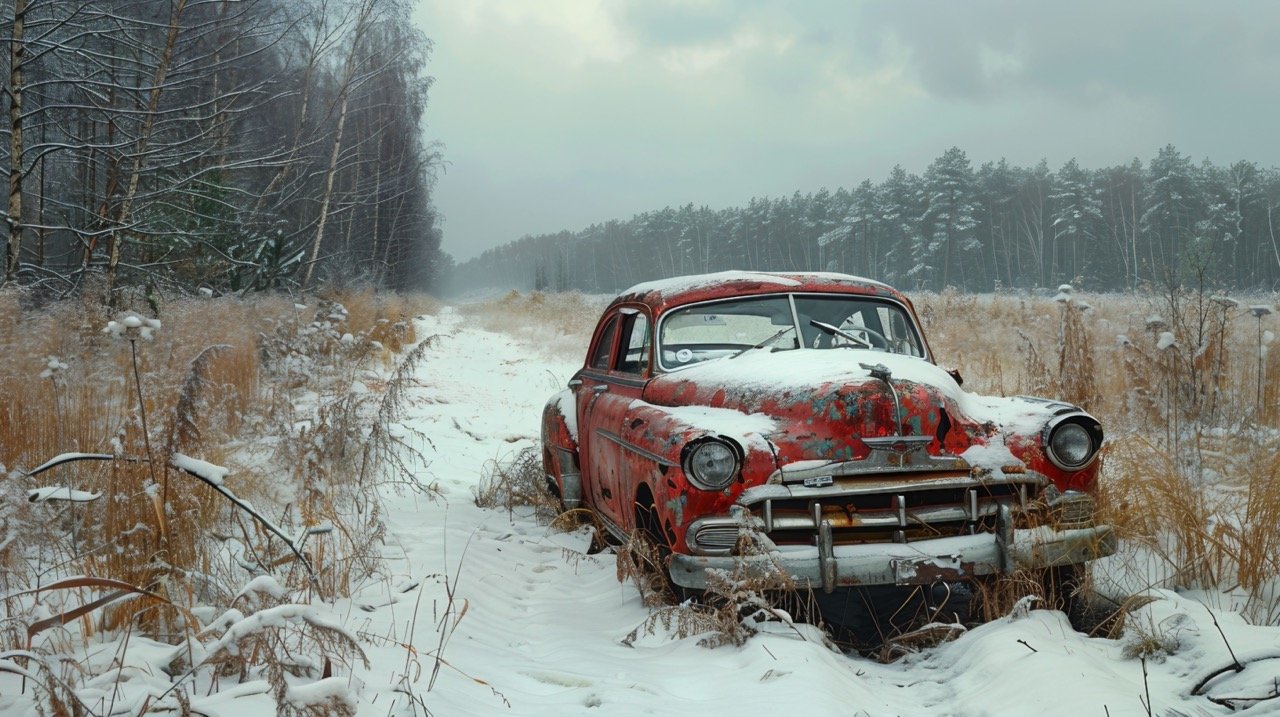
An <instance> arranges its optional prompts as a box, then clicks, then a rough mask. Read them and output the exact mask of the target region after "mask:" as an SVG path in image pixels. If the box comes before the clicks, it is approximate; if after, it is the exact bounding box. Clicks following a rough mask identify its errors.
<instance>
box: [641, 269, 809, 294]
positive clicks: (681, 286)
mask: <svg viewBox="0 0 1280 717" xmlns="http://www.w3.org/2000/svg"><path fill="white" fill-rule="evenodd" d="M727 281H759V282H762V283H766V284H776V285H777V286H779V287H780V288H789V287H794V286H799V285H800V282H798V281H796V280H795V279H788V278H785V277H781V276H776V275H774V274H766V273H764V272H756V271H721V272H718V273H715V274H699V275H696V276H677V277H673V278H670V279H659V280H657V281H646V282H642V283H639V284H636V285H635V286H633V287H631V288H630V289H627V290H626V291H623V292H622V294H623V295H626V294H649V293H654V292H657V293H659V294H676V293H680V292H684V291H691V290H693V289H701V288H704V287H708V286H715V285H717V284H722V283H724V282H727Z"/></svg>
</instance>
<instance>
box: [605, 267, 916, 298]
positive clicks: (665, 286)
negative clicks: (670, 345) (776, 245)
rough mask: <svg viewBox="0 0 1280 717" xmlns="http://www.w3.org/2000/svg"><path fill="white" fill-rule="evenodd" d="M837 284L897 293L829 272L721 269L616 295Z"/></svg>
mask: <svg viewBox="0 0 1280 717" xmlns="http://www.w3.org/2000/svg"><path fill="white" fill-rule="evenodd" d="M815 284H816V285H838V286H849V287H858V288H865V289H882V290H887V291H890V292H893V293H897V292H896V291H895V290H894V289H892V288H891V287H890V286H889V285H887V284H883V283H881V282H879V281H875V280H874V279H866V278H863V277H860V276H851V275H849V274H837V273H835V272H828V271H808V272H764V271H721V272H716V273H712V274H694V275H690V276H675V277H671V278H669V279H658V280H656V281H646V282H643V283H640V284H636V285H635V286H633V287H631V288H629V289H627V290H626V291H623V292H622V293H620V294H619V295H618V296H619V297H624V296H625V297H648V298H649V300H651V301H652V300H654V299H657V303H665V302H667V301H669V300H670V299H672V298H673V297H677V296H679V295H681V294H686V293H691V292H697V291H700V290H705V289H711V288H715V287H726V288H730V289H731V288H733V287H734V286H735V285H740V286H741V287H742V288H746V287H751V288H756V287H760V286H762V285H763V286H776V287H777V288H778V289H779V290H782V291H785V290H787V289H798V288H801V287H805V286H806V285H815Z"/></svg>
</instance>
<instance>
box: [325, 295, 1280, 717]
mask: <svg viewBox="0 0 1280 717" xmlns="http://www.w3.org/2000/svg"><path fill="white" fill-rule="evenodd" d="M418 328H419V335H422V336H427V335H432V334H439V335H440V338H439V339H438V343H437V344H436V345H435V346H434V347H433V348H432V349H431V350H430V351H429V352H428V354H427V357H426V360H425V361H424V362H423V363H422V364H421V369H420V372H419V379H420V385H419V386H418V387H417V388H415V390H414V399H413V408H412V409H411V416H410V417H409V418H407V420H406V423H409V424H411V425H412V426H413V427H415V428H417V429H419V430H421V431H423V432H424V433H426V434H427V435H428V436H430V439H431V442H432V444H433V445H432V446H431V447H427V448H426V452H427V454H428V456H429V457H430V458H431V460H432V463H431V465H430V466H429V468H427V469H426V471H427V473H429V475H430V476H431V479H432V480H434V481H435V482H436V483H437V485H438V487H439V490H440V492H441V494H442V498H440V499H437V500H434V501H431V500H428V499H426V498H417V499H414V498H407V497H399V498H396V499H394V500H393V501H392V503H391V508H390V515H389V523H390V527H391V530H392V537H391V539H390V541H391V547H390V551H391V552H392V553H393V554H394V553H395V552H396V551H399V552H400V553H401V554H402V557H401V558H400V559H397V560H393V561H392V565H393V569H394V570H396V571H398V572H399V573H400V574H399V575H397V576H395V577H393V578H392V579H390V580H388V581H385V582H382V583H379V584H377V585H371V586H369V587H368V588H367V589H366V590H365V591H364V592H363V593H361V594H359V595H358V596H357V598H356V599H355V600H354V603H355V604H356V605H355V606H352V609H350V610H349V611H348V614H347V624H348V626H349V627H350V628H352V629H353V630H358V631H359V632H360V633H361V634H362V635H363V636H365V637H367V638H368V639H369V640H370V642H371V644H373V645H375V647H373V648H371V650H370V657H371V659H372V660H373V662H374V666H373V669H372V670H371V671H370V673H367V676H366V677H365V679H366V684H365V687H364V690H363V698H364V700H365V703H364V704H363V706H362V710H361V713H362V714H365V713H367V714H370V715H373V714H387V713H388V709H389V708H390V706H391V705H390V703H391V701H392V700H395V701H397V702H398V703H399V704H400V706H401V707H403V706H404V702H405V699H406V698H405V695H404V694H400V693H396V692H394V690H393V687H394V685H395V683H396V682H397V681H398V680H399V679H400V676H402V675H405V674H408V675H409V682H408V684H409V685H410V689H411V692H412V693H413V694H414V695H416V696H417V697H419V698H421V699H422V700H423V702H424V703H425V704H426V705H427V706H428V707H429V708H430V710H431V712H432V713H433V714H435V715H445V716H452V715H569V714H592V715H597V714H598V715H643V714H655V715H682V714H689V715H707V714H747V715H750V714H761V713H765V712H768V713H774V712H777V711H780V710H793V709H794V710H803V711H804V713H805V714H806V715H850V714H869V715H917V714H957V715H985V714H991V715H996V714H1037V715H1042V716H1049V715H1104V714H1108V713H1109V714H1110V715H1114V716H1119V715H1136V714H1146V710H1145V709H1144V708H1143V706H1142V704H1141V702H1140V699H1139V697H1140V695H1142V694H1143V692H1144V685H1143V674H1142V665H1141V664H1140V663H1139V662H1138V661H1136V660H1126V659H1122V657H1121V645H1120V643H1118V642H1116V641H1110V640H1101V639H1089V638H1086V637H1085V636H1083V635H1080V634H1078V633H1075V632H1073V631H1071V629H1070V627H1069V626H1068V624H1067V623H1066V620H1065V618H1064V617H1063V616H1062V615H1061V613H1056V612H1046V611H1036V612H1032V613H1031V615H1030V616H1028V617H1025V618H1023V619H1020V620H1012V619H1004V620H1000V621H997V622H995V623H992V624H989V625H986V626H983V627H982V628H980V629H977V630H975V631H973V632H971V633H970V634H968V635H967V636H965V637H964V638H962V639H961V640H959V641H957V642H954V643H951V644H949V645H946V646H943V647H941V648H938V649H935V650H932V651H928V652H926V653H924V654H922V655H918V656H915V657H913V658H910V659H907V660H903V661H900V662H898V663H896V664H893V665H881V664H878V663H874V662H871V661H868V660H864V659H860V658H851V657H846V656H843V655H840V654H837V653H834V652H832V651H830V650H828V649H826V648H824V647H822V646H821V645H820V644H816V643H814V642H808V641H805V640H803V639H801V638H799V637H798V636H797V635H796V634H795V633H794V632H791V631H789V630H783V629H780V630H779V631H778V632H777V633H776V634H768V635H759V636H757V637H754V638H752V639H751V640H750V641H749V642H748V643H747V644H746V645H745V646H743V647H741V648H734V647H721V648H718V649H714V650H712V649H706V648H703V647H699V646H698V645H697V644H696V643H697V641H696V639H686V640H674V639H670V638H667V637H663V636H652V637H645V638H642V639H640V640H639V641H637V642H636V644H635V646H634V647H628V646H625V645H624V644H622V640H623V638H624V637H626V635H627V634H628V633H630V632H631V631H632V630H633V629H634V628H635V627H636V626H637V625H639V624H640V623H641V622H642V621H643V620H644V618H645V617H646V615H647V611H646V610H645V609H644V608H643V607H642V606H641V605H640V601H639V598H638V597H637V595H636V593H635V591H634V589H633V588H631V586H629V585H621V584H619V583H618V582H617V580H616V579H615V576H614V558H613V556H612V555H609V554H604V555H595V556H582V555H580V554H579V553H578V551H580V550H581V549H582V548H583V547H584V545H583V542H584V540H583V538H582V536H580V535H565V534H555V533H551V532H549V531H548V530H547V529H546V528H544V527H541V526H538V525H537V524H536V523H535V522H534V521H533V520H531V519H528V518H524V517H521V516H519V515H517V516H515V517H509V516H508V515H507V513H506V512H505V511H502V510H482V509H480V508H477V507H476V506H475V505H474V503H473V500H472V495H473V494H472V488H473V486H475V485H476V483H477V482H478V480H479V479H480V476H481V473H482V469H483V467H484V465H485V463H486V462H488V461H492V460H495V459H502V458H509V457H511V456H513V455H514V454H515V453H516V452H517V451H518V450H519V449H520V448H523V447H525V446H528V445H531V444H532V442H533V441H534V440H535V439H536V434H537V431H538V421H539V417H540V413H541V408H542V404H543V402H544V401H545V400H546V398H547V397H548V396H549V395H550V394H551V393H552V392H554V391H555V390H558V389H559V388H560V387H562V386H563V385H564V384H565V381H566V380H567V378H568V377H569V375H570V374H571V373H572V372H573V370H574V366H573V365H572V364H571V363H569V362H566V361H557V360H554V359H548V358H547V357H546V356H544V355H541V354H540V353H539V352H538V351H537V349H536V348H535V347H530V346H525V345H521V344H519V343H518V342H517V341H516V340H514V339H512V338H510V337H508V336H505V335H499V334H493V333H488V332H484V331H480V330H478V329H474V328H469V327H467V326H465V325H464V324H463V322H462V320H461V318H460V317H459V316H458V315H457V314H456V313H453V312H452V311H449V310H446V311H444V312H442V314H441V315H440V316H438V317H429V318H427V319H423V320H422V321H421V322H420V325H419V327H418ZM444 575H448V576H449V580H450V581H451V583H452V584H453V586H454V590H455V606H461V605H462V604H463V601H465V605H466V610H465V613H464V614H463V615H462V617H461V619H460V620H459V621H457V623H456V630H454V631H452V633H451V634H450V635H449V636H448V637H449V639H448V641H447V643H446V644H445V645H444V647H443V651H441V652H439V654H441V655H442V656H443V658H444V660H446V661H447V665H443V666H441V668H440V672H439V676H438V680H437V681H436V682H435V684H434V686H433V687H431V688H430V690H428V685H429V683H430V681H431V673H432V667H433V664H434V660H433V659H432V657H431V655H432V654H435V653H436V651H437V649H438V646H439V642H438V641H439V639H440V637H439V633H438V631H437V629H436V625H437V623H439V622H440V621H441V619H442V615H443V613H444V610H445V605H446V603H447V595H446V592H445V587H444V577H443V576H444ZM414 585H419V586H420V587H418V588H416V589H415V588H414V587H413V586H414ZM398 590H405V592H398ZM1162 602H1167V603H1168V607H1166V608H1163V609H1164V610H1166V611H1169V612H1170V613H1171V614H1172V613H1174V612H1177V611H1175V607H1174V603H1175V601H1173V600H1170V601H1162ZM360 605H364V606H366V607H365V608H362V609H355V608H356V607H358V606H360ZM1178 610H1181V611H1184V612H1186V613H1188V614H1189V615H1190V617H1187V618H1185V619H1183V618H1179V620H1180V622H1179V623H1178V625H1177V631H1178V633H1179V635H1180V637H1181V638H1182V640H1183V642H1184V644H1186V645H1188V647H1187V649H1185V650H1182V651H1180V652H1179V653H1178V654H1176V655H1174V656H1173V657H1171V658H1170V659H1169V660H1168V661H1166V662H1164V663H1162V664H1154V663H1149V664H1148V670H1149V671H1150V673H1151V675H1150V678H1149V679H1150V689H1151V694H1152V698H1153V702H1154V712H1155V713H1156V714H1162V713H1166V712H1167V711H1168V710H1169V709H1171V708H1173V709H1178V710H1181V711H1183V712H1185V713H1187V714H1228V713H1229V712H1228V711H1227V710H1226V709H1225V708H1222V707H1220V706H1218V705H1215V704H1213V703H1211V702H1209V701H1207V700H1205V699H1204V698H1202V697H1192V696H1190V695H1188V694H1187V692H1188V691H1189V690H1190V688H1191V686H1192V685H1194V684H1195V681H1196V680H1197V679H1198V677H1199V676H1200V675H1201V674H1203V673H1204V672H1206V671H1207V670H1209V669H1212V668H1213V667H1216V666H1218V665H1220V664H1226V662H1225V661H1226V657H1225V650H1223V648H1222V643H1221V640H1220V639H1219V638H1218V636H1217V633H1216V630H1215V629H1214V628H1213V626H1212V624H1211V623H1210V621H1209V618H1208V616H1207V613H1205V612H1204V610H1203V609H1202V608H1199V606H1197V605H1194V604H1191V605H1190V606H1187V605H1179V606H1178ZM1197 610H1198V612H1197ZM1155 614H1158V615H1163V614H1164V613H1163V612H1159V611H1157V613H1155ZM1179 614H1180V613H1179ZM1232 617H1233V616H1227V619H1228V623H1224V628H1226V629H1227V630H1228V634H1229V635H1231V636H1232V644H1233V646H1234V647H1235V648H1236V650H1237V651H1238V652H1239V651H1241V649H1242V646H1250V647H1256V648H1257V649H1258V650H1263V649H1266V648H1268V647H1275V646H1277V645H1280V641H1278V640H1277V632H1276V631H1274V630H1269V629H1262V628H1252V627H1248V626H1244V625H1242V624H1241V625H1234V626H1233V624H1229V620H1230V618H1232ZM1154 619H1156V618H1153V620H1154ZM1220 619H1222V618H1220ZM415 624H416V626H415ZM1233 630H1234V631H1235V632H1233ZM408 644H412V645H413V646H414V648H415V649H414V650H410V649H408V648H407V647H406V645H408ZM362 674H363V673H362ZM1270 674H1272V675H1273V674H1275V673H1274V670H1273V671H1272V672H1271V673H1270ZM375 676H376V677H375ZM1242 684H1243V683H1242ZM1270 704H1275V703H1274V702H1272V703H1270ZM1267 705H1268V703H1262V704H1261V705H1260V706H1259V708H1258V709H1262V708H1265V707H1267ZM392 713H396V714H399V713H406V714H407V713H411V712H407V711H406V712H400V711H399V710H398V709H396V710H392ZM1252 713H1254V714H1261V712H1258V711H1254V712H1252Z"/></svg>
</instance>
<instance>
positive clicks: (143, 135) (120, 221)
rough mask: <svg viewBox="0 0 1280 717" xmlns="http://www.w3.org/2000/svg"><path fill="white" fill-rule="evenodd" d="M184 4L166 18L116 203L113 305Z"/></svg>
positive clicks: (110, 272)
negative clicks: (126, 174) (125, 184)
mask: <svg viewBox="0 0 1280 717" xmlns="http://www.w3.org/2000/svg"><path fill="white" fill-rule="evenodd" d="M186 6H187V0H177V2H175V3H174V6H173V12H172V13H171V14H170V16H169V34H168V36H167V37H166V38H165V43H164V51H163V52H162V53H161V55H160V62H159V63H158V64H157V65H156V72H155V76H154V77H153V79H152V81H151V93H150V95H149V96H148V98H147V113H146V115H145V116H144V118H143V120H142V131H141V132H139V133H138V142H137V146H136V148H135V149H134V157H133V168H132V170H131V172H130V174H129V186H128V189H126V190H125V194H124V197H123V198H122V200H121V203H120V212H119V213H118V214H117V215H116V229H115V231H114V232H113V233H112V235H111V238H110V255H109V258H108V260H107V300H108V301H109V302H114V289H115V283H116V272H117V269H118V267H119V265H120V244H121V240H122V238H123V236H122V234H123V233H124V232H125V231H127V230H126V226H127V225H128V222H129V219H130V216H131V214H132V212H133V200H134V197H136V196H137V194H138V182H139V181H140V180H141V177H142V162H143V158H144V156H145V155H146V152H147V144H148V141H149V140H150V138H151V130H152V129H153V128H154V127H155V123H156V115H157V113H158V111H159V109H160V90H161V87H162V86H163V85H164V80H165V77H166V76H167V75H168V73H169V66H170V65H171V64H172V63H173V48H174V46H176V45H177V44H178V30H179V27H180V25H181V21H182V13H183V11H184V10H185V9H186Z"/></svg>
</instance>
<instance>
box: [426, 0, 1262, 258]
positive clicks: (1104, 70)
mask: <svg viewBox="0 0 1280 717" xmlns="http://www.w3.org/2000/svg"><path fill="white" fill-rule="evenodd" d="M420 1H421V3H422V5H421V7H420V9H419V11H418V13H417V15H416V17H417V19H418V22H419V24H420V26H421V27H422V29H423V30H424V31H425V32H426V34H427V36H428V37H429V38H431V40H432V42H433V43H434V51H433V55H432V59H431V63H430V65H429V68H428V71H429V73H430V74H431V75H432V76H433V77H434V78H435V83H434V85H433V86H432V89H431V92H430V100H429V105H428V108H427V125H428V126H427V134H428V137H429V138H430V139H432V140H436V141H439V142H440V143H441V144H442V145H443V154H444V158H445V161H446V166H445V171H444V172H443V173H442V174H441V176H440V178H439V183H438V185H437V187H436V193H435V203H436V206H437V208H438V209H439V210H440V212H441V213H442V214H443V216H444V224H443V226H444V249H445V250H446V251H448V252H449V253H451V254H453V255H454V257H455V258H457V259H459V260H465V259H467V258H470V257H472V256H475V255H476V254H479V253H480V252H481V251H484V250H485V249H488V248H490V247H493V246H496V245H498V244H503V243H506V242H509V241H512V240H514V239H517V238H519V237H520V236H521V235H524V234H540V233H546V232H553V231H558V230H560V229H574V230H576V229H581V228H583V227H585V226H587V225H589V224H591V223H593V222H599V221H604V220H607V219H615V218H616V219H626V218H629V217H631V216H632V215H634V214H636V213H639V212H642V211H646V210H649V209H660V208H662V207H664V206H667V205H672V206H676V205H680V204H685V203H688V202H693V203H694V204H695V205H703V204H706V205H709V206H711V207H713V208H722V207H726V206H734V205H742V204H745V203H746V202H747V201H748V200H749V199H751V197H753V196H775V197H776V196H779V195H784V194H787V195H789V194H791V193H792V192H795V191H797V190H798V191H800V192H802V193H804V192H811V191H816V190H818V189H820V188H822V187H824V186H825V187H828V188H831V189H834V188H836V187H839V186H852V185H854V184H857V183H858V182H860V181H862V180H863V179H872V180H874V181H877V182H878V181H880V180H882V179H884V177H885V176H886V175H887V174H888V171H889V170H890V169H891V168H892V167H893V166H894V165H895V164H901V165H902V166H903V167H904V168H906V169H907V170H908V171H911V172H917V173H918V172H923V171H924V170H925V168H926V167H927V166H928V164H929V162H930V161H932V160H933V159H934V158H936V157H937V156H939V155H940V154H942V152H943V151H944V150H946V149H947V148H948V147H951V146H958V147H960V148H961V149H963V150H965V152H967V153H968V155H969V159H970V160H971V161H972V162H973V163H974V165H975V166H977V165H978V164H981V163H983V162H986V161H993V160H998V159H1000V158H1001V157H1005V158H1008V159H1009V161H1011V162H1013V163H1014V164H1018V165H1031V164H1034V163H1035V162H1037V161H1038V160H1039V159H1041V158H1045V159H1047V160H1048V161H1049V165H1050V167H1052V168H1054V169H1056V168H1058V167H1060V166H1061V165H1062V164H1063V163H1064V162H1065V161H1067V160H1069V159H1071V158H1072V157H1075V158H1077V159H1078V160H1079V162H1080V164H1081V165H1082V166H1084V167H1088V168H1095V167H1101V166H1105V165H1111V164H1117V163H1121V162H1127V161H1129V160H1131V159H1133V158H1134V157H1139V158H1141V159H1142V160H1143V161H1144V162H1145V161H1147V160H1149V159H1150V158H1151V157H1153V156H1154V155H1155V153H1156V151H1157V150H1158V149H1159V148H1160V147H1161V146H1163V145H1165V144H1168V143H1173V144H1174V145H1176V146H1177V147H1178V148H1179V149H1180V150H1182V152H1183V153H1185V154H1189V155H1191V156H1192V157H1193V158H1195V159H1196V160H1200V159H1204V158H1206V157H1207V158H1209V159H1212V160H1213V161H1214V162H1217V163H1228V162H1232V161H1235V160H1237V159H1250V160H1253V161H1256V162H1259V163H1260V164H1263V165H1265V166H1280V129H1278V128H1280V39H1278V37H1280V36H1277V35H1276V31H1277V29H1278V28H1280V2H1270V1H1269V0H1257V1H1236V2H1226V1H1222V0H1205V1H1203V2H1198V1H1197V2H1177V1H1173V0H1160V1H1158V2H1154V1H1153V2H1136V1H1133V0H1098V1H1093V0H1072V1H1071V2H1060V1H1058V0H1054V1H1053V2H1033V1H1032V0H1007V1H1001V2H994V1H992V2H978V1H972V0H967V1H964V2H960V1H959V0H957V1H954V2H941V1H939V2H915V1H909V0H885V1H882V2H874V1H862V2H858V1H854V0H790V1H788V0H420Z"/></svg>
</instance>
